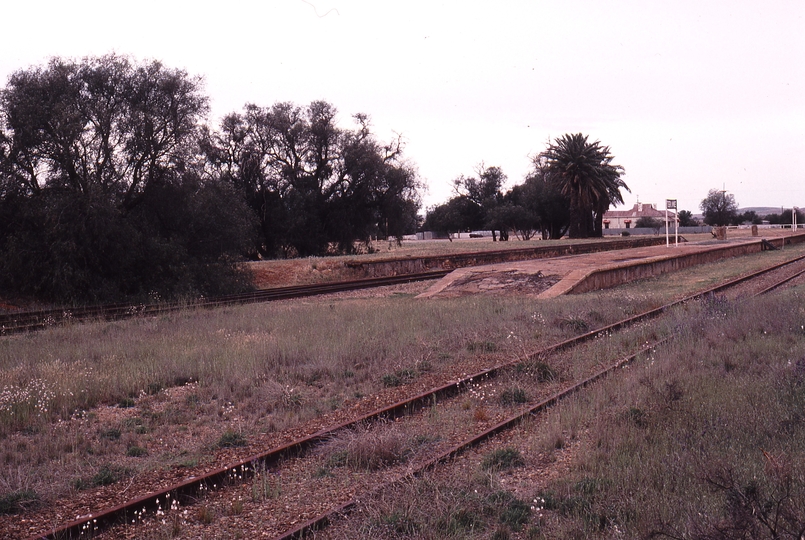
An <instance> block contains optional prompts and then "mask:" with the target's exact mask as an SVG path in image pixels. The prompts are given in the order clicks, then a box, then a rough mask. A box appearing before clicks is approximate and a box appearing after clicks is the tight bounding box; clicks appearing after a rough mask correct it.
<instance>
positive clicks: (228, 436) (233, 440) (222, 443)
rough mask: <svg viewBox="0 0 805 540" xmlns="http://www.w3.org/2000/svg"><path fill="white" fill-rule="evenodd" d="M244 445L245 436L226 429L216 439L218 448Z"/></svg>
mask: <svg viewBox="0 0 805 540" xmlns="http://www.w3.org/2000/svg"><path fill="white" fill-rule="evenodd" d="M239 446H246V438H245V437H244V436H243V435H241V434H240V433H237V432H235V431H226V432H224V434H223V435H221V438H220V439H218V448H237V447H239Z"/></svg>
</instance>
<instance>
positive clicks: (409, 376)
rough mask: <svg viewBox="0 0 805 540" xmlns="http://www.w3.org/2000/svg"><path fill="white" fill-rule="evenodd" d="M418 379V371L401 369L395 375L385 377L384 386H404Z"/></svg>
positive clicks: (390, 374) (383, 378)
mask: <svg viewBox="0 0 805 540" xmlns="http://www.w3.org/2000/svg"><path fill="white" fill-rule="evenodd" d="M415 377H416V371H414V370H413V369H400V370H397V371H395V372H394V373H389V374H386V375H383V377H382V380H383V386H386V387H392V386H402V385H403V384H407V383H409V382H411V381H412V380H413V379H414V378H415Z"/></svg>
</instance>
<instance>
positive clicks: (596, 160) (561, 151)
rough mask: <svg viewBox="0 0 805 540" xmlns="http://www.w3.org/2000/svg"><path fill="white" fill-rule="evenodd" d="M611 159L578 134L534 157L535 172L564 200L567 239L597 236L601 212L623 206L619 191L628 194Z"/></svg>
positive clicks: (603, 149)
mask: <svg viewBox="0 0 805 540" xmlns="http://www.w3.org/2000/svg"><path fill="white" fill-rule="evenodd" d="M613 159H614V158H613V156H612V155H611V154H610V150H609V147H608V146H603V145H602V144H601V143H600V141H595V142H589V141H588V137H587V136H586V135H583V134H581V133H576V134H565V135H563V136H561V137H559V138H558V139H555V140H554V141H553V142H551V143H549V145H548V148H547V149H546V150H545V151H544V152H542V153H540V154H539V156H537V158H536V161H537V163H536V164H535V165H536V166H537V168H539V169H541V170H543V171H544V172H545V174H546V175H547V177H548V179H549V181H550V182H552V183H554V184H555V185H556V186H557V187H558V188H559V190H560V192H561V193H562V195H564V196H565V197H567V199H568V202H569V204H570V216H571V220H570V230H569V234H570V237H571V238H584V237H587V236H601V234H602V221H603V215H604V212H606V211H607V209H608V208H609V206H610V205H611V204H613V203H615V204H618V203H622V202H623V197H622V195H621V191H620V190H621V189H626V190H627V191H629V188H628V186H627V185H626V184H625V183H624V182H623V180H622V179H621V175H622V174H623V167H621V166H620V165H614V164H612V160H613Z"/></svg>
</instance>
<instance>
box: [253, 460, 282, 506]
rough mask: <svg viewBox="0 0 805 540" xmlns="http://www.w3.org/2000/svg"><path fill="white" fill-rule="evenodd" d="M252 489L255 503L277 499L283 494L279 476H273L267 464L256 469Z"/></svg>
mask: <svg viewBox="0 0 805 540" xmlns="http://www.w3.org/2000/svg"><path fill="white" fill-rule="evenodd" d="M251 488H252V500H253V501H255V502H260V501H264V500H266V499H276V498H277V497H279V496H280V495H281V494H282V487H281V484H280V477H279V475H272V474H271V471H269V470H268V469H267V468H266V466H265V464H260V465H259V466H258V467H256V468H255V470H254V476H253V477H252V486H251Z"/></svg>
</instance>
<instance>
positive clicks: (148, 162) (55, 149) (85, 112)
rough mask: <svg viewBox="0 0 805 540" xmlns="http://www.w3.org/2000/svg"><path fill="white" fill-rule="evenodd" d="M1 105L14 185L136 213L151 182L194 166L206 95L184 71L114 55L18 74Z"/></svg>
mask: <svg viewBox="0 0 805 540" xmlns="http://www.w3.org/2000/svg"><path fill="white" fill-rule="evenodd" d="M0 107H2V111H3V115H4V123H5V125H6V128H7V130H8V132H7V133H8V134H10V135H7V137H8V138H9V139H10V143H7V146H8V147H9V149H8V151H7V153H8V157H9V159H10V164H8V165H7V167H8V168H10V169H11V171H10V172H11V173H12V174H11V175H9V176H8V177H6V181H11V182H14V183H16V184H17V189H19V190H21V191H24V192H26V193H29V194H33V193H38V192H40V191H41V190H42V189H44V188H53V189H60V190H64V191H69V192H73V193H80V194H82V195H84V196H89V195H90V194H92V193H100V194H103V195H104V196H105V197H110V198H111V199H113V200H114V202H115V204H117V205H118V206H120V207H121V208H125V209H131V208H132V207H134V206H135V205H136V204H137V202H138V199H139V198H140V197H141V196H142V194H143V193H144V192H145V190H146V188H147V186H148V185H149V184H150V183H152V182H164V181H167V177H168V176H170V175H173V174H174V173H175V172H176V171H177V170H182V169H183V168H184V167H185V166H186V163H185V161H186V158H187V145H188V144H192V143H193V141H194V135H195V132H196V130H197V127H198V122H199V120H200V119H201V118H202V117H203V115H204V114H205V113H206V111H207V98H206V96H204V95H203V94H202V93H201V80H200V79H199V78H194V77H190V76H188V75H187V73H185V72H184V71H182V70H176V69H168V68H165V67H164V66H163V65H162V64H161V63H159V62H150V63H145V64H140V65H136V64H133V63H132V62H131V61H130V60H129V59H128V58H126V57H123V56H117V55H108V56H102V57H97V58H86V59H84V60H83V61H80V62H76V61H69V60H63V59H60V58H54V59H52V60H51V61H50V63H49V64H48V65H47V66H45V67H38V68H32V69H29V70H22V71H18V72H16V73H14V74H12V75H11V77H10V78H9V81H8V85H7V87H6V88H5V89H4V90H3V92H2V94H0Z"/></svg>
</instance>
